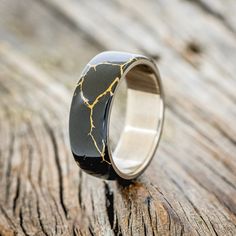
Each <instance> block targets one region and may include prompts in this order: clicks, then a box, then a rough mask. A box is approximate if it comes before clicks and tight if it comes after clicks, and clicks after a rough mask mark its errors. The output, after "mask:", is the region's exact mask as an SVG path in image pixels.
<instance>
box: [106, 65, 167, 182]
mask: <svg viewBox="0 0 236 236" xmlns="http://www.w3.org/2000/svg"><path fill="white" fill-rule="evenodd" d="M158 76H159V75H158V72H157V71H155V69H154V68H153V67H151V66H150V65H147V64H138V65H135V66H134V67H133V68H131V69H130V70H129V71H128V73H127V74H126V75H125V76H124V77H123V78H122V79H121V81H120V83H119V85H118V87H117V88H116V91H115V94H114V97H113V103H112V108H111V111H110V121H109V129H108V137H109V145H110V146H109V148H110V153H111V155H112V163H113V166H114V168H115V169H116V171H117V172H118V174H119V175H120V176H121V177H123V178H126V179H128V178H132V177H135V176H137V175H138V174H140V172H142V171H143V170H144V169H145V168H146V166H147V165H148V163H149V161H150V160H151V159H152V156H153V154H154V152H155V149H156V146H157V144H158V142H159V136H160V133H161V127H162V120H163V109H164V108H163V99H162V97H161V91H160V90H161V86H160V81H159V79H158V78H159V77H158Z"/></svg>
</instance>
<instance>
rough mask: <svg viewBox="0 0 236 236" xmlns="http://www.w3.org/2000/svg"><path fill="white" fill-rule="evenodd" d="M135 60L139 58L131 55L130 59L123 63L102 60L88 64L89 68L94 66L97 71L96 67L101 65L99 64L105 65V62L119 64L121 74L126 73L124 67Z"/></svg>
mask: <svg viewBox="0 0 236 236" xmlns="http://www.w3.org/2000/svg"><path fill="white" fill-rule="evenodd" d="M133 60H137V58H136V57H131V58H130V59H129V60H128V61H126V62H125V63H123V64H117V63H112V62H108V61H104V62H100V63H98V64H88V66H89V69H90V68H93V69H94V70H95V71H96V67H97V66H99V65H104V64H105V65H112V66H119V67H120V75H122V74H123V73H124V70H123V67H124V66H125V65H127V64H129V63H130V62H131V61H133Z"/></svg>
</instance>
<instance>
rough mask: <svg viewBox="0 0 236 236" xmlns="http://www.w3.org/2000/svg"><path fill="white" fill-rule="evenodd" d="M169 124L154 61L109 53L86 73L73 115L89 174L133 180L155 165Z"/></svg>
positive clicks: (73, 137)
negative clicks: (164, 132)
mask: <svg viewBox="0 0 236 236" xmlns="http://www.w3.org/2000/svg"><path fill="white" fill-rule="evenodd" d="M163 121H164V94H163V89H162V85H161V79H160V75H159V72H158V69H157V67H156V65H155V64H154V62H153V61H152V60H151V59H148V58H147V57H145V56H142V55H136V54H130V53H123V52H103V53H100V54H98V55H97V56H95V57H94V58H93V59H92V60H91V61H90V62H89V63H88V64H87V65H86V67H85V68H84V70H83V72H82V75H81V78H80V80H79V81H78V83H77V86H76V89H75V92H74V95H73V99H72V104H71V110H70V119H69V133H70V144H71V150H72V153H73V155H74V158H75V161H76V162H77V164H78V165H79V166H80V167H81V168H82V169H83V170H84V171H86V172H87V173H89V174H92V175H94V176H97V177H102V178H105V179H116V178H119V177H121V178H123V179H133V178H135V177H137V176H138V175H140V174H141V173H142V172H143V171H144V170H145V169H146V167H147V166H148V164H149V163H150V161H151V159H152V157H153V156H154V154H155V151H156V148H157V146H158V143H159V140H160V136H161V133H162V127H163Z"/></svg>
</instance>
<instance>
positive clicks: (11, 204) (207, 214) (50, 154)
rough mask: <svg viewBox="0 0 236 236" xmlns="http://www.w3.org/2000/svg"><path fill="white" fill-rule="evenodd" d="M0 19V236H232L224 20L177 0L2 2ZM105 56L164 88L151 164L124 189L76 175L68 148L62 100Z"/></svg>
mask: <svg viewBox="0 0 236 236" xmlns="http://www.w3.org/2000/svg"><path fill="white" fill-rule="evenodd" d="M198 2H200V0H199V1H198ZM204 4H208V5H209V7H211V8H212V9H213V10H212V11H215V12H217V11H220V9H229V5H226V4H224V5H225V6H224V8H220V7H218V6H221V5H222V2H220V1H217V4H218V6H217V5H215V3H214V2H209V3H208V2H207V3H204ZM231 4H232V5H233V6H232V9H233V7H235V4H233V3H231ZM29 5H30V9H31V11H29V10H28V9H29V8H28V6H29ZM97 9H99V11H98V10H97ZM225 11H226V10H225ZM0 13H1V15H2V16H3V17H1V19H0V38H1V42H0V45H1V47H0V60H1V65H0V67H1V68H0V91H1V100H0V106H1V110H0V119H1V122H0V126H1V132H0V136H1V137H0V140H1V145H0V153H1V158H0V162H1V163H0V164H1V165H0V176H1V177H0V191H1V193H2V194H1V195H0V212H1V213H0V234H3V235H7V234H9V235H10V234H14V233H16V232H18V234H20V235H59V234H60V235H61V234H63V235H70V234H72V233H73V234H75V235H90V234H94V235H117V234H123V235H145V234H146V235H152V234H153V235H182V234H184V235H199V234H200V235H234V234H235V233H236V175H235V173H236V158H235V154H234V153H235V151H236V145H235V143H236V140H235V137H236V126H235V124H234V121H235V116H236V110H235V101H236V99H235V66H234V61H235V58H236V44H235V34H234V32H233V30H232V29H233V26H232V25H233V24H232V22H233V20H232V19H233V17H231V16H229V15H227V14H225V12H224V11H223V10H222V12H220V14H222V15H224V17H225V19H226V20H227V21H228V24H229V25H231V26H232V29H231V28H230V27H227V25H225V24H224V23H222V19H221V17H220V18H219V17H217V16H216V14H212V13H211V12H210V13H209V11H206V10H204V9H203V8H202V6H200V7H199V4H195V3H193V2H191V1H189V2H188V1H177V0H171V1H170V0H165V1H164V0H163V1H157V2H156V1H150V2H149V3H148V4H147V3H146V2H144V1H138V2H137V1H135V2H134V1H131V2H126V3H124V2H122V1H114V2H110V1H105V0H103V1H99V2H97V1H89V2H88V1H72V0H70V1H64V0H63V1H54V0H43V1H32V0H26V1H24V2H20V1H15V0H11V1H6V0H5V1H2V2H1V3H0ZM107 49H108V50H126V51H132V52H143V53H146V54H148V55H150V56H152V57H153V58H156V60H158V59H159V60H158V62H159V65H160V69H161V74H162V77H163V79H164V81H163V82H164V86H165V90H166V97H167V113H166V124H165V129H164V135H163V139H162V142H161V145H160V148H159V149H158V153H157V156H158V158H155V159H154V161H153V162H152V164H151V166H150V168H148V170H147V171H146V173H145V174H144V175H143V176H142V177H141V178H139V179H138V180H135V181H133V182H132V183H131V184H130V185H127V184H125V183H116V182H107V181H101V180H99V179H96V178H93V177H91V176H88V175H86V174H84V173H83V172H81V171H79V170H78V168H77V166H76V165H75V163H74V162H73V159H72V157H71V154H70V151H69V144H68V134H67V120H68V110H69V103H70V99H71V98H70V94H72V90H73V86H74V84H75V82H76V80H77V78H78V76H79V73H80V71H81V69H82V67H83V66H84V65H85V63H86V62H87V61H88V60H89V59H90V58H91V57H92V56H93V55H95V54H96V53H98V52H99V51H100V50H107Z"/></svg>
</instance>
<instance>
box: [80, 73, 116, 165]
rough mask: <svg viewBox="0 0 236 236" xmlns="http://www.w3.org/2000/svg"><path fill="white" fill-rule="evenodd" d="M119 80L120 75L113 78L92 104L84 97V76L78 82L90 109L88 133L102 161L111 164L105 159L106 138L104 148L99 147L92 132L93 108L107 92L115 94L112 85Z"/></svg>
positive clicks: (82, 95) (83, 98)
mask: <svg viewBox="0 0 236 236" xmlns="http://www.w3.org/2000/svg"><path fill="white" fill-rule="evenodd" d="M118 81H119V77H116V79H114V80H113V82H112V83H111V84H110V86H109V87H108V88H107V89H106V90H105V91H104V92H103V93H101V94H99V95H98V96H97V97H96V98H95V100H94V102H93V103H92V104H90V103H89V102H88V99H87V98H85V97H84V94H83V88H82V86H83V82H84V77H82V78H81V80H80V82H79V83H78V84H77V86H79V87H80V94H81V98H82V100H83V101H84V103H85V104H86V105H87V107H88V108H89V109H90V118H89V119H90V131H89V133H88V135H90V136H91V138H92V140H93V142H94V145H95V147H96V149H97V151H98V152H99V154H100V155H101V157H102V161H106V162H107V163H109V164H111V163H110V162H108V161H107V160H105V143H104V140H103V139H102V144H103V147H102V150H100V149H99V147H98V145H97V142H96V140H95V138H94V136H93V134H92V131H93V129H94V128H95V126H94V122H93V108H94V106H95V105H96V104H97V103H98V102H99V99H100V98H101V97H103V96H105V95H106V94H107V93H110V96H112V95H113V92H112V87H113V86H114V84H115V83H118Z"/></svg>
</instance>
